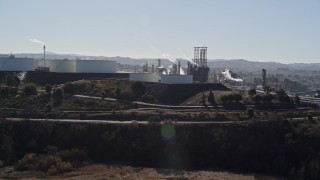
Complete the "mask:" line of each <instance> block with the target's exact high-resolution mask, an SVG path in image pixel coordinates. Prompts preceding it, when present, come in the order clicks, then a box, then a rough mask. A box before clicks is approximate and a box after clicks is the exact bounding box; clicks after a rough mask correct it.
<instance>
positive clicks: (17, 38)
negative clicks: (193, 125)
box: [0, 0, 320, 63]
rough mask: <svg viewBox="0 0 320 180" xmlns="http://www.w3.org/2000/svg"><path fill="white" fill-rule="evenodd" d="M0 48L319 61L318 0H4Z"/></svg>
mask: <svg viewBox="0 0 320 180" xmlns="http://www.w3.org/2000/svg"><path fill="white" fill-rule="evenodd" d="M0 22H1V28H0V53H6V54H7V53H10V52H12V53H41V52H42V45H41V44H37V43H34V42H32V41H30V39H38V40H40V41H43V42H44V43H45V44H46V47H47V51H49V52H55V53H64V54H66V53H73V54H82V55H95V56H100V55H102V56H123V57H133V58H158V57H162V55H163V54H170V55H172V56H174V57H176V58H180V57H181V58H184V57H187V58H192V54H193V47H194V46H203V45H205V46H208V59H248V60H253V61H276V62H282V63H296V62H304V63H305V62H309V63H316V62H320V1H319V0H308V1H301V0H281V1H279V0H259V1H257V0H241V1H239V0H161V1H160V0H159V1H155V0H134V1H132V0H113V1H111V0H90V1H89V0H87V1H84V0H82V1H79V0H67V1H65V0H55V1H43V0H28V1H18V0H0Z"/></svg>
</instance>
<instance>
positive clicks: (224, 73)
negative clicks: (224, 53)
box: [221, 68, 243, 82]
mask: <svg viewBox="0 0 320 180" xmlns="http://www.w3.org/2000/svg"><path fill="white" fill-rule="evenodd" d="M221 74H223V75H224V78H225V79H229V80H231V81H235V82H243V80H242V79H240V78H233V77H232V76H231V73H230V70H229V69H227V68H226V69H225V70H224V71H221Z"/></svg>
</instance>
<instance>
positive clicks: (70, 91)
mask: <svg viewBox="0 0 320 180" xmlns="http://www.w3.org/2000/svg"><path fill="white" fill-rule="evenodd" d="M62 89H63V92H64V95H65V97H66V98H69V97H71V96H72V95H74V93H75V92H76V88H75V86H74V84H72V83H66V84H65V85H64V86H63V87H62Z"/></svg>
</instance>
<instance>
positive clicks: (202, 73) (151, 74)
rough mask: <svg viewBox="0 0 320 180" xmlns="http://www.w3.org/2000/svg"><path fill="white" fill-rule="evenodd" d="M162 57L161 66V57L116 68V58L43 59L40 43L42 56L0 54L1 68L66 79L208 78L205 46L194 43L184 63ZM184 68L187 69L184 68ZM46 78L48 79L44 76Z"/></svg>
mask: <svg viewBox="0 0 320 180" xmlns="http://www.w3.org/2000/svg"><path fill="white" fill-rule="evenodd" d="M164 57H165V58H166V59H167V60H168V61H169V62H170V63H171V65H168V67H164V66H163V65H162V63H161V59H159V60H158V64H157V66H154V65H152V67H151V68H150V67H149V66H148V62H146V64H145V65H144V66H143V68H142V70H140V71H139V70H136V69H135V70H134V71H133V72H132V71H131V72H120V71H117V62H116V61H111V60H80V59H76V60H74V59H73V60H69V59H62V60H61V59H46V46H45V45H44V44H43V58H41V59H33V58H17V57H15V56H14V55H12V54H11V55H9V56H1V57H0V71H15V72H28V73H27V77H29V78H30V77H31V79H33V80H34V79H35V78H34V77H32V76H41V77H50V79H51V80H53V79H56V78H55V77H58V76H59V77H60V75H61V74H63V76H64V77H66V79H68V76H70V77H73V78H71V79H73V80H77V79H78V78H81V79H83V78H84V79H86V78H92V77H95V78H97V77H100V78H106V77H108V78H109V77H111V78H113V77H114V78H117V77H121V78H123V77H124V78H128V79H129V80H130V81H142V82H151V83H164V84H192V83H205V82H208V77H209V75H208V74H209V67H208V66H207V47H195V48H194V58H193V59H192V60H188V63H187V67H184V68H183V67H182V66H181V62H180V61H178V60H176V59H175V58H174V57H172V56H170V55H164ZM185 71H186V72H185ZM46 82H50V80H47V81H46Z"/></svg>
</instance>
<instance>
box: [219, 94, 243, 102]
mask: <svg viewBox="0 0 320 180" xmlns="http://www.w3.org/2000/svg"><path fill="white" fill-rule="evenodd" d="M241 99H242V95H241V94H238V93H234V94H230V95H223V96H221V97H220V100H221V102H222V103H227V102H236V103H238V102H240V101H241Z"/></svg>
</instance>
